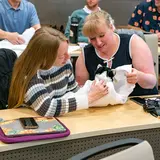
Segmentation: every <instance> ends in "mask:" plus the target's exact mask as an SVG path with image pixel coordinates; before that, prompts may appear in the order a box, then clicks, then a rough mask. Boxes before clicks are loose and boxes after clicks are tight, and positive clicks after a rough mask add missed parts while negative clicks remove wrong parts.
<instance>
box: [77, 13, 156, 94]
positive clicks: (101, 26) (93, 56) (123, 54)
mask: <svg viewBox="0 0 160 160" xmlns="http://www.w3.org/2000/svg"><path fill="white" fill-rule="evenodd" d="M110 17H111V16H110V14H108V13H107V12H105V11H102V10H101V11H97V12H93V13H91V14H90V15H88V16H87V17H86V21H85V23H84V26H83V34H84V35H85V36H87V37H88V38H89V40H90V43H91V44H89V45H88V46H86V47H85V48H84V50H83V53H82V54H81V55H80V56H79V58H78V60H77V62H76V80H77V82H78V83H79V84H80V85H83V84H84V83H85V82H86V80H88V79H90V80H93V79H94V78H95V77H94V76H95V74H94V73H95V70H96V69H97V66H98V65H99V64H101V65H102V66H103V65H107V66H108V67H110V68H116V67H118V66H122V65H126V64H132V66H133V68H132V73H130V74H127V75H126V77H127V81H128V83H131V84H136V87H135V89H134V91H133V92H132V93H131V95H132V96H139V95H152V94H157V93H158V91H157V89H156V87H155V85H156V82H157V81H156V76H155V71H154V64H153V58H152V54H151V51H150V49H149V47H148V46H147V44H146V43H145V42H144V40H142V39H141V38H140V37H139V36H137V35H128V34H119V35H118V34H116V33H114V28H113V25H112V24H111V22H110Z"/></svg>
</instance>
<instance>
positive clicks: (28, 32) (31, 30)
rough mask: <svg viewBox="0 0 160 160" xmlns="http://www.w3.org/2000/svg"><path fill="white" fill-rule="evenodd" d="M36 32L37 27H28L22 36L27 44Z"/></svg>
mask: <svg viewBox="0 0 160 160" xmlns="http://www.w3.org/2000/svg"><path fill="white" fill-rule="evenodd" d="M34 33H35V29H34V28H33V27H31V28H29V29H26V30H25V31H24V32H23V33H22V35H20V36H21V37H22V38H23V39H24V40H25V44H28V43H29V41H30V39H31V38H32V37H33V35H34Z"/></svg>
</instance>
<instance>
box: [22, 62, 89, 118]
mask: <svg viewBox="0 0 160 160" xmlns="http://www.w3.org/2000/svg"><path fill="white" fill-rule="evenodd" d="M78 88H79V87H78V84H77V82H76V81H75V78H74V74H73V72H72V65H71V62H70V61H68V62H67V63H66V64H65V65H64V66H63V67H56V66H53V67H52V68H51V69H49V70H38V71H37V74H36V75H35V76H34V77H33V78H32V80H31V81H30V83H29V86H28V89H27V92H26V94H25V97H24V105H27V106H30V107H31V108H33V109H34V110H35V111H36V112H37V113H38V114H39V115H41V116H48V117H51V116H59V115H62V114H65V113H67V112H71V111H74V110H77V109H83V108H88V96H87V95H79V96H75V95H74V92H76V91H77V90H78ZM67 92H73V97H72V98H63V96H64V95H65V94H66V93H67Z"/></svg>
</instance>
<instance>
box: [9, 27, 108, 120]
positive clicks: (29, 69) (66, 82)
mask: <svg viewBox="0 0 160 160" xmlns="http://www.w3.org/2000/svg"><path fill="white" fill-rule="evenodd" d="M72 71H73V68H72V65H71V62H70V59H69V54H68V40H67V38H66V37H65V36H64V35H63V34H62V33H61V32H60V31H57V30H55V29H53V28H48V27H42V28H41V29H39V30H37V31H36V33H35V34H34V36H33V37H32V39H31V40H30V42H29V43H28V46H27V48H26V49H25V51H24V52H23V53H22V54H21V56H20V57H19V58H18V59H17V61H16V63H15V65H14V69H13V74H12V81H11V86H10V92H9V100H8V107H9V108H15V107H19V106H21V105H23V106H29V107H31V108H33V109H34V110H35V111H36V112H37V113H38V114H40V115H41V116H47V117H52V116H59V115H62V114H65V113H67V112H71V111H75V110H79V109H86V108H88V106H89V104H91V103H93V102H94V101H95V100H98V99H100V98H101V97H103V96H104V95H106V94H107V93H108V87H107V86H106V85H105V82H103V81H100V82H98V83H95V82H94V83H93V85H92V86H91V89H90V91H89V93H86V95H85V94H84V95H79V96H75V95H74V94H73V96H71V97H72V98H63V96H64V95H65V94H66V93H67V92H71V94H72V93H73V92H76V91H77V90H78V89H79V87H78V84H77V82H76V81H75V78H74V74H73V72H72Z"/></svg>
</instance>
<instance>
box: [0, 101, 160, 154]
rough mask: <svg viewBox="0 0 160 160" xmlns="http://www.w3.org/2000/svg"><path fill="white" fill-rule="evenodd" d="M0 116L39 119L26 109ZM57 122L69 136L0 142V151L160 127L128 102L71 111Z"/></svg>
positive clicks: (14, 110) (0, 112) (138, 107)
mask: <svg viewBox="0 0 160 160" xmlns="http://www.w3.org/2000/svg"><path fill="white" fill-rule="evenodd" d="M0 115H1V118H3V119H4V120H10V119H16V118H20V117H35V116H38V115H37V114H36V113H35V112H34V111H33V110H31V109H27V108H23V109H22V108H21V109H7V110H1V111H0ZM59 120H61V121H62V122H63V123H64V124H65V125H66V126H67V127H68V128H69V129H70V131H71V134H70V136H68V137H65V138H60V139H55V140H43V141H34V142H25V143H17V144H16V143H15V144H4V143H3V142H0V152H2V151H6V150H12V149H16V148H17V149H18V148H24V147H29V146H34V145H41V144H46V143H53V142H58V141H66V140H72V139H79V138H84V137H91V136H98V135H105V134H112V133H120V132H127V131H135V130H143V129H149V128H159V127H160V120H159V119H158V118H155V117H153V116H152V115H150V114H149V113H146V112H144V110H143V107H142V106H140V105H138V104H136V103H135V102H132V101H130V100H128V101H127V102H126V104H124V105H115V106H106V107H96V108H94V107H93V108H89V109H87V110H79V111H75V112H71V113H68V114H65V115H63V116H61V117H59Z"/></svg>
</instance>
